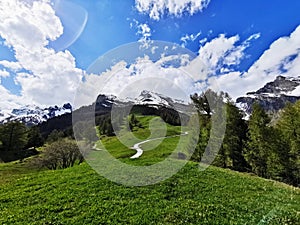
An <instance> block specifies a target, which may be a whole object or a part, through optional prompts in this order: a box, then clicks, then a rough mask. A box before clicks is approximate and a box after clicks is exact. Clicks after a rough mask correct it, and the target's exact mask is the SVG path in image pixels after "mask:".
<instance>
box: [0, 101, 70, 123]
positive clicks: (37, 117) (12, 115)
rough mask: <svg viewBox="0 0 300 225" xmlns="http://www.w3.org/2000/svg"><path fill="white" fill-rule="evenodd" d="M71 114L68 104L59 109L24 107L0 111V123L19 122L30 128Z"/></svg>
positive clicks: (34, 106) (56, 107) (52, 107)
mask: <svg viewBox="0 0 300 225" xmlns="http://www.w3.org/2000/svg"><path fill="white" fill-rule="evenodd" d="M71 112H72V106H71V104H69V103H66V104H64V105H63V106H61V107H59V106H50V107H47V108H41V107H39V106H36V105H26V106H23V107H21V108H18V109H13V110H11V111H4V112H3V111H1V110H0V123H5V122H9V121H20V122H22V123H24V124H26V125H28V126H32V125H36V124H40V123H42V122H45V121H47V120H49V119H52V118H54V117H57V116H60V115H63V114H66V113H71Z"/></svg>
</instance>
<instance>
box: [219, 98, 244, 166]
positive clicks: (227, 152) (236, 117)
mask: <svg viewBox="0 0 300 225" xmlns="http://www.w3.org/2000/svg"><path fill="white" fill-rule="evenodd" d="M246 133H247V125H246V123H245V121H244V120H243V115H242V113H241V111H240V110H239V109H238V108H237V107H236V106H235V105H234V103H232V102H228V103H226V132H225V137H224V139H223V144H222V147H221V149H220V151H219V154H218V156H217V158H216V160H215V165H217V166H220V167H224V168H231V169H234V170H239V171H245V170H246V167H247V163H246V161H245V159H244V156H243V143H244V142H245V139H246Z"/></svg>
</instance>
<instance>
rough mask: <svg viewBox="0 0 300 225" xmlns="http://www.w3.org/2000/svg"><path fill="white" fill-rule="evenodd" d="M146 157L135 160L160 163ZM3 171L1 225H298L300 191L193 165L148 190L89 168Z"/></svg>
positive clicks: (4, 167)
mask: <svg viewBox="0 0 300 225" xmlns="http://www.w3.org/2000/svg"><path fill="white" fill-rule="evenodd" d="M170 129H171V130H172V129H175V130H176V129H178V128H170ZM143 132H145V133H144V134H143ZM169 132H171V131H169ZM136 133H137V134H138V135H140V136H141V138H144V137H146V136H149V133H148V134H147V131H146V130H143V131H142V130H137V131H136ZM168 141H171V142H176V140H171V139H168V140H167V139H166V144H165V148H164V149H167V150H164V151H165V152H168V151H169V150H168V146H169V145H168ZM104 142H106V144H107V145H112V146H113V145H116V147H120V143H117V144H116V140H114V138H107V139H104ZM158 148H160V147H158ZM126 151H132V150H129V149H126V150H124V153H123V154H124V155H125V154H128V152H127V153H126ZM151 152H152V151H149V153H148V152H147V153H148V154H149V155H148V156H147V155H145V156H143V157H144V158H143V157H142V158H141V159H138V160H133V162H134V163H135V164H138V163H140V164H141V165H142V164H144V163H145V162H147V161H151V162H154V161H158V160H161V158H160V157H162V156H161V155H160V154H158V153H157V151H156V150H153V153H151ZM158 152H159V151H158ZM131 153H134V151H132V152H131ZM113 154H117V153H116V152H115V153H113ZM124 155H122V154H121V155H119V156H120V157H124ZM123 160H124V161H125V162H126V160H127V161H129V160H128V159H125V158H123ZM0 171H1V181H0V224H120V223H123V224H129V223H130V224H258V223H260V224H300V205H299V203H300V191H299V189H294V188H292V187H289V186H287V185H284V184H281V183H277V182H273V181H269V180H265V179H261V178H258V177H255V176H251V175H249V174H241V173H237V172H233V171H229V170H224V169H220V168H215V167H210V168H209V169H207V170H205V171H204V172H201V171H200V170H199V169H198V165H197V164H196V163H192V162H189V163H188V164H187V165H186V166H185V167H184V168H183V169H182V170H181V171H180V172H179V173H177V174H176V175H174V176H173V177H172V178H170V179H168V180H166V181H164V182H162V183H159V184H156V185H151V186H146V187H125V186H122V185H118V184H115V183H112V182H111V181H109V180H107V179H105V178H103V177H101V176H100V175H98V174H97V173H96V172H95V171H94V170H92V169H91V168H90V166H89V165H88V164H87V163H84V164H82V165H80V166H76V167H74V168H69V169H66V170H58V171H39V172H38V171H35V170H31V169H29V168H26V167H24V165H23V164H19V163H10V164H0Z"/></svg>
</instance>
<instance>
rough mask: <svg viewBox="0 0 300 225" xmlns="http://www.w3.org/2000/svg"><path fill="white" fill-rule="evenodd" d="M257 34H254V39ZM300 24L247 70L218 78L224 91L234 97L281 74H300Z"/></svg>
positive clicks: (256, 87)
mask: <svg viewBox="0 0 300 225" xmlns="http://www.w3.org/2000/svg"><path fill="white" fill-rule="evenodd" d="M253 38H254V39H255V38H257V36H252V39H253ZM299 65H300V26H298V27H297V28H296V29H295V30H294V31H293V32H292V33H291V34H290V36H288V37H281V38H279V39H277V40H276V41H274V42H273V43H272V44H271V46H270V47H269V49H267V50H266V51H265V52H264V53H263V54H262V55H261V57H260V58H259V59H258V60H257V61H256V62H255V63H254V64H253V65H252V66H251V67H250V68H249V70H248V71H247V72H244V73H243V72H239V71H235V72H231V73H228V74H225V75H222V76H220V77H219V78H217V82H218V83H219V85H220V86H221V87H222V89H223V90H224V91H227V92H228V93H230V94H231V96H232V97H233V98H236V97H239V96H241V95H244V94H245V93H246V92H249V91H255V90H257V89H259V88H261V87H262V86H263V85H264V84H266V83H267V82H270V81H272V80H274V79H275V78H276V77H277V76H279V75H285V76H291V77H296V76H299V75H300V72H299V71H300V66H299Z"/></svg>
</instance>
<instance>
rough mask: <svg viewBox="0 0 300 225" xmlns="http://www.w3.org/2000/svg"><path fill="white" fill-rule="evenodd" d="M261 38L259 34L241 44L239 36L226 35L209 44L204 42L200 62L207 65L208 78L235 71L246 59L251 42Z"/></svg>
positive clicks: (201, 47) (200, 52)
mask: <svg viewBox="0 0 300 225" xmlns="http://www.w3.org/2000/svg"><path fill="white" fill-rule="evenodd" d="M259 37H260V35H259V34H254V35H251V36H250V37H249V38H248V39H247V40H245V41H243V42H240V37H239V35H235V36H232V37H226V36H225V34H220V35H219V36H218V37H216V38H215V39H213V40H211V41H209V42H207V40H205V42H204V41H203V42H202V43H205V44H204V45H203V46H202V45H200V49H199V56H198V57H199V59H198V60H199V61H200V60H201V61H202V62H203V63H204V65H206V67H207V75H208V76H212V75H219V74H222V73H225V72H231V71H234V68H233V66H236V65H239V64H240V62H241V60H242V59H243V58H244V57H245V52H244V51H245V49H247V48H248V47H249V45H250V42H251V41H252V40H254V39H257V38H259Z"/></svg>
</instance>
